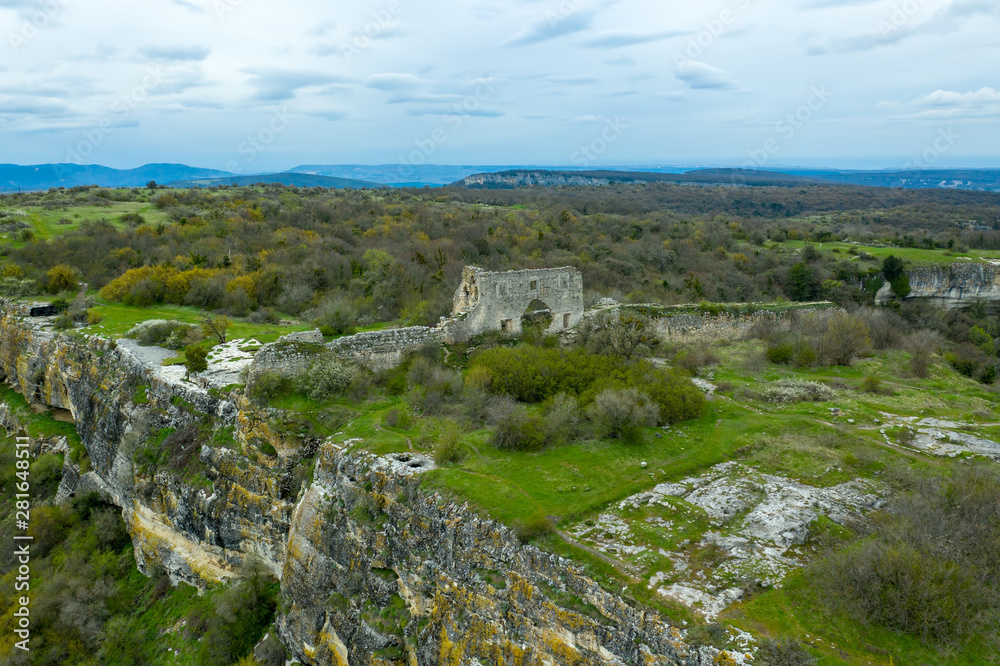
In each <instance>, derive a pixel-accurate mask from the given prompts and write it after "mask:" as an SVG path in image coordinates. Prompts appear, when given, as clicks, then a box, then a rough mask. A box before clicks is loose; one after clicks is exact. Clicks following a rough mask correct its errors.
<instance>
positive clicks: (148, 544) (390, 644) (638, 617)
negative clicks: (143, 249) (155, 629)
mask: <svg viewBox="0 0 1000 666" xmlns="http://www.w3.org/2000/svg"><path fill="white" fill-rule="evenodd" d="M0 379H3V380H5V381H7V382H9V383H11V384H12V385H14V386H16V387H18V389H19V390H20V391H21V392H22V393H23V394H24V395H25V396H26V397H27V398H28V399H29V401H30V402H32V403H35V404H38V405H46V406H51V407H57V408H60V409H66V410H68V411H69V412H70V413H72V415H73V417H74V418H75V419H76V426H77V430H78V432H79V434H80V436H81V439H82V441H83V443H84V445H85V447H86V452H87V456H88V458H87V459H86V460H85V461H83V462H82V463H81V464H74V463H73V462H71V460H70V459H71V456H66V467H65V470H64V471H65V474H64V480H63V487H61V488H60V496H61V497H63V498H68V497H70V496H71V495H72V494H73V493H74V492H84V491H87V492H89V491H91V490H99V491H100V492H102V493H104V494H105V495H106V496H107V497H108V498H110V499H111V500H112V501H114V502H115V503H116V504H117V505H118V506H120V507H121V508H122V513H123V515H124V517H125V521H126V524H127V526H128V529H129V532H130V533H131V535H132V538H133V541H134V543H135V546H136V559H137V561H138V562H139V565H140V567H142V568H143V569H144V570H147V569H148V567H149V566H151V565H153V564H158V565H161V566H163V567H164V568H165V569H166V570H167V572H168V573H169V575H170V577H171V579H172V580H174V581H175V582H176V581H182V580H183V581H187V582H189V583H192V584H195V585H199V586H203V585H205V584H206V583H208V582H212V581H218V580H223V579H226V578H228V577H230V576H232V575H233V573H232V572H233V570H234V568H235V565H237V564H238V563H239V562H241V561H242V559H243V558H244V557H245V556H246V555H247V554H249V553H255V554H257V555H259V556H260V557H261V559H262V560H263V561H264V562H265V563H266V564H267V565H268V566H270V567H271V568H272V570H273V571H274V572H275V574H276V575H278V576H279V577H280V578H281V580H282V595H283V605H282V612H281V614H280V616H279V618H278V622H277V624H278V627H279V631H280V634H281V636H282V637H283V639H284V640H285V641H286V642H287V644H288V646H289V647H290V648H291V649H292V651H293V652H294V654H295V655H296V657H297V658H298V659H299V660H300V661H303V662H304V663H308V664H324V665H325V664H354V665H365V664H406V665H407V666H411V665H418V664H419V665H422V664H455V665H459V664H463V665H464V664H483V663H494V664H709V663H713V659H714V658H715V657H716V656H717V655H718V652H717V651H715V650H714V649H711V648H702V649H701V650H698V651H692V650H691V649H689V648H688V647H687V646H686V645H685V643H684V640H683V637H682V632H681V631H679V630H678V629H676V628H672V627H670V626H668V625H667V624H666V623H664V622H663V621H661V620H660V618H659V617H658V616H657V615H656V614H654V613H651V612H648V611H646V610H644V609H642V608H636V607H634V606H632V605H630V604H629V603H627V602H626V601H624V600H623V599H621V598H619V597H618V596H616V595H614V594H611V593H609V592H607V591H605V590H603V589H602V588H601V587H600V586H599V585H597V584H596V583H595V582H594V581H592V580H590V579H589V578H587V577H586V576H585V575H584V574H583V573H582V570H581V569H580V568H578V567H576V566H574V565H573V564H572V563H571V562H569V561H566V560H564V559H561V558H558V557H554V556H550V555H547V554H545V553H543V552H542V551H539V550H538V549H536V548H534V547H530V546H523V545H521V544H520V543H519V542H518V541H517V539H516V537H515V536H514V534H513V533H512V532H511V531H510V530H509V529H507V528H506V527H504V526H502V525H499V524H497V523H494V522H492V521H489V520H486V519H482V518H480V517H478V516H477V515H476V514H475V513H474V512H472V511H470V510H469V509H468V508H467V507H463V506H457V505H455V504H452V503H449V502H448V501H446V500H444V499H442V498H441V497H438V496H436V495H428V494H426V493H425V492H423V491H421V490H420V488H419V476H420V474H421V473H423V472H424V471H426V470H428V469H431V468H432V467H433V462H432V461H430V460H429V459H426V458H422V457H420V456H416V455H412V454H411V455H395V456H388V457H381V458H377V457H374V456H369V455H367V454H348V453H346V452H345V451H343V450H341V449H339V448H338V447H337V445H336V444H335V443H333V442H331V441H327V442H325V443H322V444H321V443H319V442H315V441H313V442H298V443H295V444H294V445H293V444H287V443H286V442H285V441H284V440H283V438H282V437H281V436H279V435H277V434H275V433H274V432H272V430H271V428H270V425H269V424H270V423H271V420H270V419H269V417H270V416H271V415H270V414H268V413H266V412H260V411H258V410H257V409H255V408H254V407H253V406H252V405H251V404H249V403H248V402H246V401H245V400H243V399H241V398H235V399H233V400H232V401H230V400H225V399H220V398H218V397H214V396H212V395H209V394H208V393H206V392H205V391H204V390H202V389H200V388H198V387H196V386H193V385H187V384H182V383H174V382H168V381H164V380H162V379H158V378H157V376H156V373H153V372H151V371H150V368H148V367H146V366H144V365H143V363H142V362H141V361H140V360H138V359H137V358H136V357H135V356H134V355H133V354H132V353H131V352H129V351H128V350H126V349H125V348H124V346H119V345H117V344H116V343H115V342H113V341H110V340H104V339H100V338H89V339H87V338H80V337H71V336H66V335H57V334H53V333H51V332H46V331H43V330H40V329H38V328H33V327H32V326H30V325H28V324H26V323H25V322H24V321H23V320H21V319H20V318H18V317H16V316H14V315H12V314H7V315H4V316H2V317H0ZM2 417H3V410H2V409H0V425H5V426H7V427H11V428H14V427H16V424H14V423H6V422H2V421H3V419H2ZM8 420H9V419H8ZM193 428H202V429H207V430H208V431H211V432H219V431H225V430H226V429H228V428H231V429H232V432H233V436H232V438H231V440H230V442H229V443H228V444H225V443H223V442H215V440H214V439H213V440H212V441H213V443H215V444H216V445H209V444H205V443H203V444H201V446H200V449H199V451H198V457H199V459H200V462H201V463H202V467H201V469H203V470H204V472H203V474H204V477H205V478H207V480H208V483H204V482H202V481H199V480H198V479H197V478H193V477H190V476H185V475H184V473H183V471H182V470H180V469H179V468H177V467H176V466H174V465H173V462H172V459H170V458H169V457H168V458H166V459H161V462H160V464H159V465H158V466H155V467H153V468H151V469H145V468H144V466H143V465H142V464H141V463H140V461H141V459H142V456H141V455H137V451H139V452H140V453H141V451H142V450H143V447H148V446H150V443H151V442H153V443H156V442H158V441H159V439H160V437H161V436H162V433H163V432H165V430H170V431H177V432H181V431H185V430H191V429H193ZM168 441H169V440H165V441H164V442H163V443H162V444H160V446H161V447H162V448H169V446H168ZM263 443H267V444H270V446H263ZM48 445H50V446H53V447H57V448H58V447H59V446H60V443H59V442H51V443H49V444H48ZM61 445H62V446H63V447H65V442H62V444H61ZM272 448H273V450H271V449H272ZM264 451H270V452H269V453H265V452H264ZM184 453H185V451H184V448H183V446H179V447H175V448H174V449H172V454H171V455H181V456H182V457H183V455H184ZM312 456H316V462H315V468H314V470H313V475H314V476H313V479H312V480H311V482H310V483H309V484H307V485H306V484H303V485H302V486H301V489H300V486H299V484H298V483H297V482H294V483H293V481H292V479H293V476H292V470H293V469H294V468H295V467H296V466H297V465H298V466H301V465H303V464H304V463H303V460H306V461H311V459H312ZM310 464H311V462H310Z"/></svg>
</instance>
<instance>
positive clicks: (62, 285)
mask: <svg viewBox="0 0 1000 666" xmlns="http://www.w3.org/2000/svg"><path fill="white" fill-rule="evenodd" d="M45 277H46V278H48V282H47V283H46V284H47V286H48V290H49V293H50V294H58V293H61V292H64V291H76V288H77V284H78V282H79V280H78V279H77V276H76V271H75V270H73V267H72V266H68V265H66V264H59V265H58V266H53V267H52V268H51V269H49V272H48V273H46V274H45Z"/></svg>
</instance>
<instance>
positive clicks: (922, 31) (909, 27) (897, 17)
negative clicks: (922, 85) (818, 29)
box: [806, 0, 1000, 55]
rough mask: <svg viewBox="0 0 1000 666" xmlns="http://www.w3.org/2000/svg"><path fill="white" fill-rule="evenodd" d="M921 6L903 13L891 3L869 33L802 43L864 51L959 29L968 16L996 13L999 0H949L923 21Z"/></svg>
mask: <svg viewBox="0 0 1000 666" xmlns="http://www.w3.org/2000/svg"><path fill="white" fill-rule="evenodd" d="M920 15H921V10H918V11H917V12H916V13H913V14H908V13H906V12H905V11H904V10H903V9H902V8H901V6H900V5H893V7H892V8H891V9H890V10H887V11H886V14H885V16H883V17H881V18H880V19H879V20H878V22H877V23H876V25H875V26H873V30H872V32H870V33H866V34H862V35H855V36H852V37H844V38H839V39H833V40H829V41H828V42H826V43H824V44H812V45H808V46H807V47H806V52H807V53H808V54H809V55H825V54H827V53H850V52H854V51H868V50H871V49H874V48H878V47H880V46H890V45H893V44H898V43H900V42H902V41H904V40H907V39H909V38H911V37H916V36H917V35H945V34H949V33H952V32H955V31H956V30H959V29H960V28H962V27H963V26H964V25H966V24H967V23H968V21H969V19H972V18H976V17H981V16H993V17H995V18H996V17H1000V3H997V2H995V0H952V2H951V3H950V4H949V5H948V6H946V7H942V8H941V9H939V10H938V11H936V12H934V14H932V15H931V16H930V17H929V18H927V19H926V20H924V21H923V22H920V23H916V25H913V24H914V23H915V22H917V21H919V19H920Z"/></svg>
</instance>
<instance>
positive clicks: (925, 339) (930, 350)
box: [906, 330, 940, 378]
mask: <svg viewBox="0 0 1000 666" xmlns="http://www.w3.org/2000/svg"><path fill="white" fill-rule="evenodd" d="M938 347H940V338H939V337H938V335H937V334H936V333H933V332H932V331H927V330H922V331H917V332H916V333H914V334H912V335H910V336H909V337H908V338H907V339H906V348H907V350H909V352H910V370H911V371H912V372H913V374H914V375H915V376H917V377H920V378H926V377H928V376H930V364H931V358H932V357H933V355H934V352H935V350H937V349H938Z"/></svg>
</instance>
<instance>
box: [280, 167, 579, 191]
mask: <svg viewBox="0 0 1000 666" xmlns="http://www.w3.org/2000/svg"><path fill="white" fill-rule="evenodd" d="M514 168H518V167H517V166H516V165H507V166H483V165H479V166H461V165H458V166H452V165H446V164H422V165H408V164H376V165H372V164H303V165H301V166H297V167H295V168H294V169H289V171H290V172H295V173H311V174H315V175H317V176H333V177H336V178H355V179H358V180H368V181H372V182H376V183H382V184H383V185H389V186H391V187H423V186H425V185H430V186H432V187H434V186H439V185H449V184H451V183H454V182H455V181H457V180H461V179H463V178H465V177H466V176H471V175H473V174H477V173H484V172H493V171H506V170H509V169H514ZM535 168H538V167H535ZM556 168H559V167H556Z"/></svg>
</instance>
